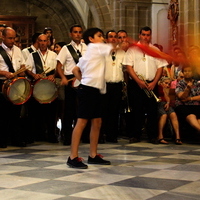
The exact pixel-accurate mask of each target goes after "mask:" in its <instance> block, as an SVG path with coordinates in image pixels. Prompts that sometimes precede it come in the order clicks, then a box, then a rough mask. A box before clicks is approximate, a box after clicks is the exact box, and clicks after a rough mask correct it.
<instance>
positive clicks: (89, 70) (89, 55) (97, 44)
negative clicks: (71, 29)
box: [67, 28, 113, 169]
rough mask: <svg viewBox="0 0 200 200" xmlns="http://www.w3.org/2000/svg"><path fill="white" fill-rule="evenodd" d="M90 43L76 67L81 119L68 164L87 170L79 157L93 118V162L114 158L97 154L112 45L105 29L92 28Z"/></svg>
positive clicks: (87, 41) (86, 35)
mask: <svg viewBox="0 0 200 200" xmlns="http://www.w3.org/2000/svg"><path fill="white" fill-rule="evenodd" d="M83 39H84V42H85V44H86V45H88V48H87V51H86V53H85V54H84V55H83V57H81V58H80V59H79V63H78V64H77V66H76V67H75V68H74V69H73V71H72V72H73V73H74V75H75V77H76V78H77V79H78V80H80V85H79V87H78V120H77V123H76V126H75V128H74V130H73V133H72V141H71V155H70V157H69V158H68V161H67V165H68V166H69V167H73V168H80V169H86V168H88V166H87V165H86V164H84V163H83V162H82V159H81V158H79V157H78V148H79V143H80V139H81V135H82V132H83V130H84V128H85V126H86V124H87V122H88V120H91V131H90V155H89V157H88V163H89V164H101V165H102V164H103V165H110V164H111V163H110V161H107V160H104V159H102V156H101V155H100V154H97V145H98V139H99V132H100V127H101V110H102V109H101V93H105V92H106V83H105V80H104V70H105V56H106V55H109V53H110V51H111V50H112V48H113V47H112V45H110V44H104V38H103V31H102V30H101V29H99V28H90V29H87V30H86V31H85V32H84V33H83Z"/></svg>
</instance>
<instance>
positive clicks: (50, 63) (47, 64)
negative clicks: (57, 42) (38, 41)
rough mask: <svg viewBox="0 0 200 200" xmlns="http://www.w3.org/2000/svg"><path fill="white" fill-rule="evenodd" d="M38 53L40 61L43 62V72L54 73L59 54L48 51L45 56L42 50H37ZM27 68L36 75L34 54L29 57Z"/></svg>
mask: <svg viewBox="0 0 200 200" xmlns="http://www.w3.org/2000/svg"><path fill="white" fill-rule="evenodd" d="M37 52H38V54H39V56H40V59H41V61H42V65H43V70H44V71H45V73H49V72H50V71H52V70H54V69H55V68H56V64H57V61H56V57H57V54H56V53H55V52H53V51H50V50H48V49H47V51H46V52H45V54H44V55H43V54H42V53H41V51H40V50H37ZM26 66H27V68H28V69H29V70H30V71H32V72H33V73H36V67H35V62H34V59H33V55H32V53H31V54H30V55H29V56H28V58H27V60H26Z"/></svg>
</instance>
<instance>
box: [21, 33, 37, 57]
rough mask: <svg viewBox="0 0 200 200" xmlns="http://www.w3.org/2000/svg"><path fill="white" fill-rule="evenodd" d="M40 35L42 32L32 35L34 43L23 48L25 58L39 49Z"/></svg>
mask: <svg viewBox="0 0 200 200" xmlns="http://www.w3.org/2000/svg"><path fill="white" fill-rule="evenodd" d="M39 35H41V33H34V34H33V36H32V45H31V46H30V47H27V48H25V49H23V50H22V54H23V56H24V60H27V58H28V56H29V54H31V53H32V52H35V51H37V49H38V36H39Z"/></svg>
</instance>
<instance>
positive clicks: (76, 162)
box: [66, 157, 88, 169]
mask: <svg viewBox="0 0 200 200" xmlns="http://www.w3.org/2000/svg"><path fill="white" fill-rule="evenodd" d="M66 164H67V165H68V166H69V167H72V168H78V169H87V168H88V166H87V165H86V164H84V163H83V162H82V159H81V158H78V157H76V158H74V159H72V160H71V158H70V157H69V158H68V160H67V163H66Z"/></svg>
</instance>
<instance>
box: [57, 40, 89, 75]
mask: <svg viewBox="0 0 200 200" xmlns="http://www.w3.org/2000/svg"><path fill="white" fill-rule="evenodd" d="M70 44H71V45H72V46H73V48H74V50H75V51H77V50H79V51H80V53H81V55H82V56H83V55H84V53H85V51H86V48H87V46H86V44H85V43H80V44H79V45H77V44H76V43H75V42H74V41H71V43H70ZM56 59H57V60H58V61H60V63H61V64H62V65H63V69H64V74H65V75H72V74H73V73H72V70H73V68H74V67H75V66H76V63H75V61H74V59H73V57H72V55H71V53H70V52H69V50H68V48H67V46H66V45H65V46H63V47H62V49H61V50H60V52H59V54H58V56H57V58H56Z"/></svg>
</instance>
